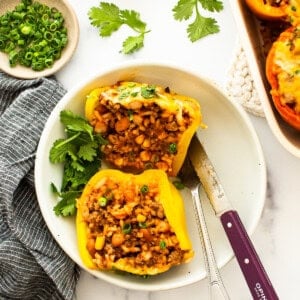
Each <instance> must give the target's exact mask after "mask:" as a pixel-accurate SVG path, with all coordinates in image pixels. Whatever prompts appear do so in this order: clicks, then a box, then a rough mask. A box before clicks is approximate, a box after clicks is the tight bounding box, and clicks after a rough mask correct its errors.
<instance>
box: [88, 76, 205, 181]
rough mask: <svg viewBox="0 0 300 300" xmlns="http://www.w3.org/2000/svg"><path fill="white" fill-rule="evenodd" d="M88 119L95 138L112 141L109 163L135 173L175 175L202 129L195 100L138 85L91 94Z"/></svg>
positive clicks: (124, 84)
mask: <svg viewBox="0 0 300 300" xmlns="http://www.w3.org/2000/svg"><path fill="white" fill-rule="evenodd" d="M85 114H86V118H87V119H88V121H89V122H90V124H91V125H92V126H93V127H94V130H95V132H97V133H101V134H102V135H103V136H104V137H105V138H106V139H107V140H108V144H107V145H104V146H103V147H102V149H101V150H102V152H103V153H104V159H105V161H106V162H108V163H109V164H110V165H111V166H112V167H114V168H118V169H120V170H123V171H127V172H132V173H139V172H142V171H143V170H146V169H161V170H163V171H165V172H166V173H167V174H168V175H170V176H175V175H177V173H178V171H179V169H180V167H181V165H182V163H183V161H184V158H185V155H186V152H187V148H188V146H189V143H190V140H191V138H192V136H193V134H194V133H195V131H196V130H197V128H198V127H199V125H202V123H201V112H200V105H199V103H198V101H197V100H195V99H193V98H190V97H187V96H183V95H178V94H175V93H173V92H171V91H170V90H169V89H168V88H166V89H164V88H162V87H159V86H156V85H149V84H146V83H137V82H119V83H117V84H115V85H112V86H105V87H102V88H98V89H95V90H93V91H92V92H91V93H90V94H89V95H88V97H87V102H86V106H85Z"/></svg>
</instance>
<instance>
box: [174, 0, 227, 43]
mask: <svg viewBox="0 0 300 300" xmlns="http://www.w3.org/2000/svg"><path fill="white" fill-rule="evenodd" d="M200 6H201V7H202V9H204V10H207V11H210V12H220V11H221V10H223V3H222V2H221V1H219V0H179V1H178V2H177V4H176V5H175V6H174V8H173V16H174V19H175V20H178V21H183V20H188V19H190V18H191V17H192V15H193V14H195V20H194V22H192V23H190V24H189V25H188V27H187V34H188V38H189V39H190V41H192V42H195V41H197V40H199V39H201V38H203V37H205V36H207V35H209V34H213V33H217V32H219V31H220V28H219V25H218V24H217V21H216V20H215V19H213V18H210V17H204V16H202V15H201V13H200Z"/></svg>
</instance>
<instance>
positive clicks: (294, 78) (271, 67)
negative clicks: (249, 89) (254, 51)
mask: <svg viewBox="0 0 300 300" xmlns="http://www.w3.org/2000/svg"><path fill="white" fill-rule="evenodd" d="M266 77H267V80H268V82H269V84H270V86H271V96H272V100H273V103H274V105H275V108H276V110H277V111H278V112H279V114H280V115H281V117H282V118H283V119H284V120H285V121H286V122H287V123H288V124H290V125H291V126H292V127H294V128H295V129H297V130H300V27H290V28H288V29H287V30H285V31H284V32H282V33H281V34H280V36H279V37H278V39H277V40H276V41H275V42H274V43H273V45H272V47H271V49H270V51H269V53H268V55H267V60H266Z"/></svg>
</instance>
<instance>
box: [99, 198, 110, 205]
mask: <svg viewBox="0 0 300 300" xmlns="http://www.w3.org/2000/svg"><path fill="white" fill-rule="evenodd" d="M107 202H108V201H107V198H105V197H100V198H99V199H98V203H99V205H100V206H101V207H105V206H106V205H107Z"/></svg>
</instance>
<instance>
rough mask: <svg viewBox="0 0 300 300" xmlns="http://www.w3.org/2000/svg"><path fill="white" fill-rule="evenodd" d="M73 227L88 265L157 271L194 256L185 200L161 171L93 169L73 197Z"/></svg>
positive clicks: (97, 267)
mask: <svg viewBox="0 0 300 300" xmlns="http://www.w3.org/2000/svg"><path fill="white" fill-rule="evenodd" d="M99 199H101V201H100V202H99ZM103 199H107V202H105V203H103V201H102V200H103ZM141 221H142V222H141ZM76 228H77V239H78V246H79V253H80V256H81V258H82V261H83V264H84V265H85V266H86V267H87V268H89V269H99V270H114V269H118V270H122V271H125V272H129V273H133V274H138V275H155V274H158V273H162V272H165V271H167V270H169V269H170V268H171V267H172V266H174V265H179V264H181V263H184V262H188V261H189V260H190V259H191V258H192V257H193V255H194V252H193V250H192V244H191V241H190V239H189V236H188V231H187V226H186V219H185V209H184V203H183V199H182V197H181V195H180V193H179V191H178V190H177V189H176V188H175V187H174V186H173V184H172V183H171V182H170V181H169V179H168V177H167V175H166V173H165V172H163V171H161V170H154V169H153V170H146V171H144V172H143V173H141V174H139V175H134V174H129V173H124V172H122V171H119V170H114V169H103V170H101V171H99V172H98V173H96V174H95V175H94V176H93V177H92V178H91V179H90V181H89V182H88V184H87V185H86V187H85V188H84V191H83V193H82V195H81V197H80V198H79V199H78V201H77V217H76ZM96 248H97V249H96Z"/></svg>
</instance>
